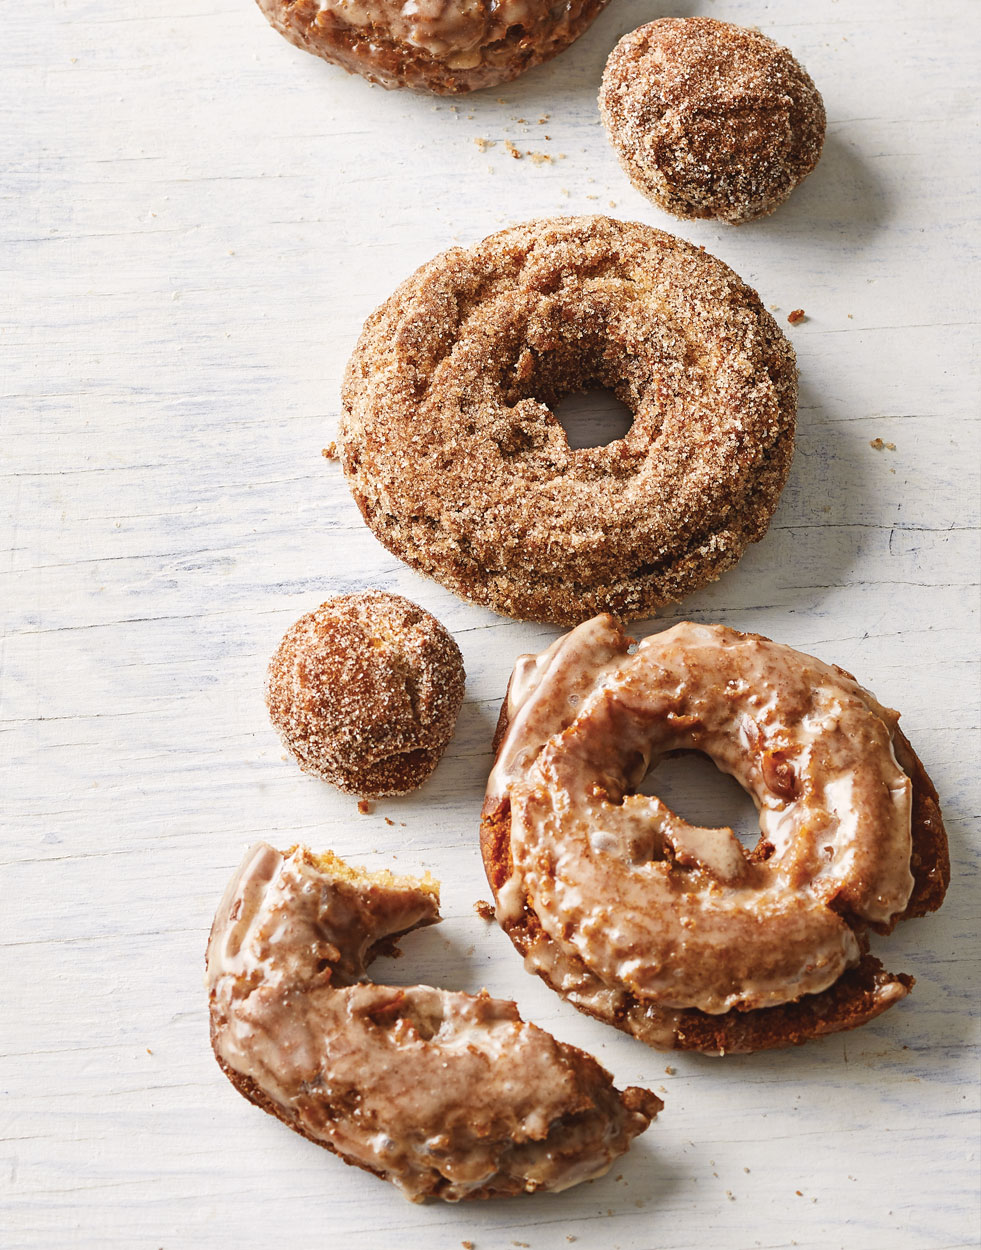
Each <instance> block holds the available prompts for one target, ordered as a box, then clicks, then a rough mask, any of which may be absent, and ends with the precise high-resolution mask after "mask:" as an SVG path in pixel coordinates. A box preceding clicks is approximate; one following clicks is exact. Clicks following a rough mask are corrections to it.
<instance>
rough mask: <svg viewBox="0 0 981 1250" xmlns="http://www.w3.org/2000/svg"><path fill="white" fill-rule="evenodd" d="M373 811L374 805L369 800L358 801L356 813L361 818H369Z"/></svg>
mask: <svg viewBox="0 0 981 1250" xmlns="http://www.w3.org/2000/svg"><path fill="white" fill-rule="evenodd" d="M374 810H375V808H374V804H373V803H372V802H371V801H370V800H369V799H358V811H359V812H360V813H361V815H362V816H370V815H371V813H372V812H373V811H374Z"/></svg>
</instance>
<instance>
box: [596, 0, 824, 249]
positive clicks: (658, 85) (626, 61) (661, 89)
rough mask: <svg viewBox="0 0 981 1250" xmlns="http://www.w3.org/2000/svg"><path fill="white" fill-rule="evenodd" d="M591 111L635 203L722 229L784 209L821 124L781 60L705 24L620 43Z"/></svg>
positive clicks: (762, 46) (787, 55) (787, 54)
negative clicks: (722, 224)
mask: <svg viewBox="0 0 981 1250" xmlns="http://www.w3.org/2000/svg"><path fill="white" fill-rule="evenodd" d="M713 61H714V62H715V63H714V64H713ZM720 63H722V64H723V65H724V66H725V68H724V70H723V71H722V72H721V73H720V71H719V64H720ZM733 101H735V103H734V102H733ZM599 108H600V116H601V118H602V120H603V125H604V127H605V129H606V133H607V137H608V139H609V141H610V143H611V145H612V146H613V149H614V151H615V152H616V154H617V159H618V160H619V162H620V165H621V167H622V169H623V171H624V173H625V174H626V175H627V177H628V178H629V179H630V181H631V182H632V183H633V185H634V186H635V187H636V189H637V190H638V191H639V192H640V193H641V195H643V196H645V197H646V198H647V199H649V200H651V201H652V202H653V203H654V204H657V205H658V206H659V207H660V208H662V209H664V211H665V212H668V213H671V214H672V215H673V216H675V217H679V218H682V219H689V220H690V219H704V218H714V219H718V220H721V221H726V222H728V223H729V224H730V225H739V224H741V223H742V222H746V221H753V220H755V219H757V218H759V217H765V216H768V215H769V214H770V213H772V212H774V211H775V210H776V209H777V208H779V207H780V205H781V204H783V203H784V202H785V201H786V200H787V199H788V198H789V196H790V195H791V193H792V192H793V191H794V189H795V188H796V187H798V186H799V185H800V183H801V182H803V180H804V179H805V178H806V177H807V176H808V174H810V173H811V172H812V171H813V170H814V168H815V166H816V165H817V163H818V160H819V159H820V156H821V151H822V148H823V145H824V136H825V128H826V124H827V123H826V116H825V111H824V102H823V100H822V99H821V94H820V92H819V91H818V89H817V87H816V86H815V85H814V82H813V81H812V79H811V77H810V75H809V74H808V72H807V70H806V69H805V68H804V67H803V66H802V65H801V64H800V62H799V61H797V59H796V57H795V56H794V55H793V53H792V52H791V51H790V50H789V49H788V48H785V47H783V46H782V45H780V44H778V43H777V42H776V41H775V40H773V39H770V38H769V37H768V36H766V35H764V34H762V33H761V32H760V31H757V30H752V29H749V28H747V27H742V26H737V25H734V24H733V23H730V22H721V21H718V20H717V19H715V18H711V17H688V18H672V17H664V18H659V19H657V20H656V21H653V22H648V23H646V24H645V25H643V26H640V27H638V28H637V29H636V30H633V31H630V32H629V33H628V34H626V35H624V36H623V38H622V39H621V40H620V42H619V43H618V44H617V45H616V47H615V48H614V49H613V51H612V52H611V53H610V56H609V58H608V60H607V63H606V67H605V69H604V72H603V79H602V84H601V87H600V93H599ZM741 113H746V114H748V116H746V117H742V118H740V117H739V115H740V114H741ZM734 118H738V120H735V121H734V120H733V119H734ZM778 119H782V120H783V122H784V126H785V132H784V133H780V128H779V125H778ZM691 141H694V142H695V144H696V149H695V150H694V151H691V150H690V149H689V144H690V142H691ZM754 143H755V146H754ZM727 149H728V150H727Z"/></svg>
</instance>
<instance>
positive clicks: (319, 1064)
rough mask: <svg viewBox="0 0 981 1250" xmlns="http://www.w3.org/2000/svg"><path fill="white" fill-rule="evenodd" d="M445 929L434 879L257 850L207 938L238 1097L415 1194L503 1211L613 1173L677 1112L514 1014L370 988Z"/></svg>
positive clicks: (212, 985)
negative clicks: (407, 944)
mask: <svg viewBox="0 0 981 1250" xmlns="http://www.w3.org/2000/svg"><path fill="white" fill-rule="evenodd" d="M438 920H439V890H438V887H437V886H436V884H435V883H434V882H432V881H430V880H428V879H426V880H422V881H419V880H415V879H414V878H411V877H395V876H393V875H392V874H391V873H389V872H377V873H370V872H365V871H363V870H360V869H357V868H351V867H349V866H348V865H347V864H345V863H343V861H341V860H339V859H338V858H337V857H336V856H335V855H332V854H330V853H329V852H328V853H327V854H325V855H319V856H318V855H313V854H311V853H310V852H309V851H307V850H306V849H304V848H302V847H300V848H294V849H293V850H292V851H287V852H285V853H281V852H279V851H276V850H274V849H273V848H272V847H271V846H267V845H266V844H265V843H258V844H257V845H256V846H254V847H253V848H252V849H251V850H250V851H249V852H248V854H247V855H246V857H245V859H244V861H243V863H242V866H241V867H240V869H239V871H238V873H237V874H236V875H235V877H234V878H233V880H232V881H231V883H230V884H229V887H228V889H227V891H226V892H225V896H224V898H223V900H222V902H221V905H220V906H219V908H218V912H217V914H216V916H215V921H214V925H213V927H212V930H211V937H210V939H209V941H208V973H207V981H208V990H209V1001H210V1009H211V1041H212V1045H213V1047H214V1052H215V1055H216V1057H217V1059H218V1062H219V1064H220V1065H221V1067H222V1069H223V1071H224V1072H225V1074H226V1075H227V1076H228V1078H229V1080H230V1081H231V1082H232V1084H233V1085H234V1086H235V1087H236V1088H237V1089H238V1090H239V1091H240V1092H241V1093H242V1094H244V1095H245V1097H246V1098H248V1099H250V1100H251V1101H252V1102H254V1103H256V1104H257V1105H258V1106H259V1107H262V1108H263V1110H265V1111H269V1112H270V1113H271V1114H273V1115H275V1116H277V1117H278V1118H279V1119H281V1120H282V1121H283V1122H284V1123H285V1124H287V1125H288V1126H289V1127H290V1128H292V1129H295V1130H296V1131H297V1132H298V1133H301V1134H302V1135H303V1136H304V1137H308V1138H310V1140H311V1141H313V1142H316V1143H317V1144H318V1145H320V1146H325V1147H326V1148H327V1149H328V1150H332V1151H335V1152H336V1153H337V1154H339V1155H340V1156H341V1158H342V1159H344V1161H345V1162H346V1163H353V1164H356V1165H357V1166H358V1167H361V1168H365V1169H366V1170H367V1171H369V1172H374V1173H375V1174H376V1175H377V1176H380V1177H382V1178H383V1179H385V1180H389V1181H392V1182H393V1183H394V1184H395V1185H397V1186H398V1187H399V1189H401V1191H402V1192H403V1193H404V1194H405V1196H406V1197H407V1198H411V1199H412V1200H413V1201H415V1202H418V1201H422V1200H423V1199H424V1198H442V1199H444V1200H445V1201H447V1202H456V1201H458V1200H459V1199H461V1198H492V1197H500V1196H504V1195H508V1194H518V1193H522V1192H529V1193H530V1192H532V1191H534V1190H560V1189H566V1188H568V1187H569V1186H570V1185H575V1184H578V1183H579V1182H580V1181H585V1180H590V1179H591V1178H593V1177H596V1176H601V1175H602V1174H603V1173H604V1172H605V1171H606V1170H607V1169H608V1168H609V1166H610V1164H611V1163H612V1162H613V1160H614V1159H615V1158H617V1156H619V1155H621V1154H623V1152H624V1151H625V1150H626V1149H627V1147H628V1146H629V1145H630V1142H631V1140H632V1139H633V1138H634V1137H636V1136H637V1134H638V1133H642V1132H643V1131H644V1130H645V1129H646V1128H647V1126H648V1124H649V1123H650V1121H651V1120H652V1119H653V1118H654V1116H655V1115H657V1113H658V1111H659V1110H660V1109H661V1105H662V1104H661V1100H660V1099H659V1098H658V1097H657V1096H656V1095H655V1094H652V1093H650V1092H649V1091H648V1090H645V1089H638V1088H631V1089H627V1090H624V1091H623V1092H621V1091H620V1090H617V1089H614V1087H613V1083H612V1081H611V1079H610V1076H609V1073H607V1072H605V1071H604V1070H603V1069H602V1068H601V1067H600V1066H599V1064H598V1063H597V1062H596V1061H595V1060H594V1059H593V1058H591V1057H590V1056H589V1055H587V1054H585V1053H584V1052H583V1051H581V1050H577V1049H576V1048H575V1047H574V1046H566V1045H564V1044H563V1043H561V1042H557V1041H556V1040H555V1039H554V1038H553V1037H551V1036H550V1035H549V1034H548V1033H545V1032H543V1031H542V1030H541V1029H539V1028H536V1027H535V1025H533V1024H526V1023H525V1022H524V1021H523V1020H522V1019H521V1017H520V1016H519V1015H518V1010H517V1008H516V1007H515V1005H514V1003H511V1002H502V1001H500V1000H498V999H494V998H490V997H488V995H487V994H486V993H481V994H477V995H471V994H461V993H452V992H450V991H448V990H439V989H433V988H432V987H430V986H428V985H411V986H403V987H389V986H384V985H374V984H372V983H371V982H369V981H368V979H367V972H366V969H367V966H368V965H369V964H370V963H371V962H372V960H373V959H374V958H375V957H376V956H377V955H379V954H397V953H398V952H397V949H396V947H395V940H396V938H398V937H399V936H401V935H402V934H405V933H409V932H410V931H411V930H413V929H418V928H420V927H421V926H423V925H429V924H435V923H436V922H437V921H438Z"/></svg>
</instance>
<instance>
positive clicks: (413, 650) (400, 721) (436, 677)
mask: <svg viewBox="0 0 981 1250" xmlns="http://www.w3.org/2000/svg"><path fill="white" fill-rule="evenodd" d="M464 681H465V674H464V670H463V659H462V657H461V655H460V648H459V647H458V646H457V644H456V642H455V641H454V639H453V637H452V636H451V635H450V633H449V632H448V631H447V630H446V629H445V628H444V627H443V626H442V625H441V624H440V623H439V621H437V620H436V618H435V617H434V616H431V615H430V614H429V613H428V612H425V611H423V609H422V608H420V607H417V606H416V605H415V604H414V603H411V602H410V601H409V600H408V599H403V598H402V596H401V595H392V594H385V593H383V592H381V591H364V592H362V593H360V594H353V595H340V596H338V597H337V598H334V599H328V600H327V601H326V602H325V603H322V604H321V605H320V607H319V608H317V610H316V611H315V612H310V613H308V614H307V615H306V616H303V617H301V618H300V620H298V621H297V622H296V624H295V625H292V626H291V627H290V629H289V630H287V632H286V635H285V637H284V638H283V640H282V642H281V643H280V644H279V647H278V649H277V651H276V653H275V655H274V656H273V658H272V661H271V662H270V665H269V674H268V678H267V684H266V705H267V707H268V708H269V715H270V716H271V718H272V722H273V724H274V725H275V727H276V729H277V731H278V732H279V735H280V737H281V738H282V740H283V743H284V745H285V746H286V748H287V749H288V750H289V751H290V753H291V754H292V755H293V757H294V759H295V760H296V761H297V763H298V764H299V765H300V767H301V768H302V769H303V770H304V772H308V773H312V774H313V775H314V776H316V777H321V778H323V780H324V781H329V782H330V783H331V784H332V785H334V786H337V788H338V789H339V790H344V791H346V792H347V793H348V794H358V795H363V796H365V797H371V798H379V797H381V796H383V795H390V794H406V793H408V791H410V790H415V789H416V788H417V787H418V786H420V785H422V783H423V782H424V781H425V780H426V778H427V777H428V776H429V775H430V773H431V772H432V771H433V769H434V768H435V767H436V765H437V764H438V763H439V760H440V757H441V756H442V754H443V752H444V750H445V749H446V746H447V744H448V743H449V740H450V738H451V737H452V736H453V730H454V727H455V726H456V718H457V715H458V713H459V711H460V705H461V703H462V702H463V688H464Z"/></svg>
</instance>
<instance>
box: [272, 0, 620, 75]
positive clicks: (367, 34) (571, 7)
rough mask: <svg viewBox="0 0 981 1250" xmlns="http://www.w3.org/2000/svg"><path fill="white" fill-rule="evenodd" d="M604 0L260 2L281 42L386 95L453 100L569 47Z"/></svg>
mask: <svg viewBox="0 0 981 1250" xmlns="http://www.w3.org/2000/svg"><path fill="white" fill-rule="evenodd" d="M607 3H608V0H414V3H412V4H407V3H402V2H401V0H259V8H260V9H261V10H262V11H263V13H264V14H265V15H266V17H267V18H268V19H269V21H270V23H271V24H272V25H273V26H274V27H275V28H276V30H278V31H279V33H280V34H281V35H285V37H286V38H287V39H288V40H289V41H290V43H293V44H295V45H296V46H297V47H298V48H303V49H304V50H305V51H307V52H312V53H314V55H315V56H321V57H323V58H324V60H326V61H332V62H334V64H336V65H340V66H342V67H343V68H344V69H346V70H347V71H348V73H351V74H360V75H361V76H362V77H364V78H367V79H369V80H370V81H371V82H375V83H380V84H381V85H382V86H383V87H414V88H416V89H417V90H419V91H431V92H433V93H434V94H436V95H454V94H458V93H460V92H464V91H475V90H476V89H477V88H479V87H493V86H495V85H496V84H498V83H502V82H509V81H510V80H511V79H512V78H517V77H518V75H519V74H523V73H524V72H525V70H528V69H531V68H532V67H533V66H535V65H540V64H541V63H542V62H543V61H547V60H549V59H550V58H551V57H553V56H555V55H556V54H557V53H559V52H562V51H563V50H564V49H565V48H567V47H568V46H569V44H570V43H573V42H574V41H575V40H576V39H578V38H579V36H580V35H581V34H582V33H583V31H584V30H585V29H586V27H587V26H589V24H590V23H591V22H592V21H593V19H594V18H595V17H597V16H598V15H599V14H600V13H601V12H602V10H603V9H604V8H605V7H606V5H607Z"/></svg>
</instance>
